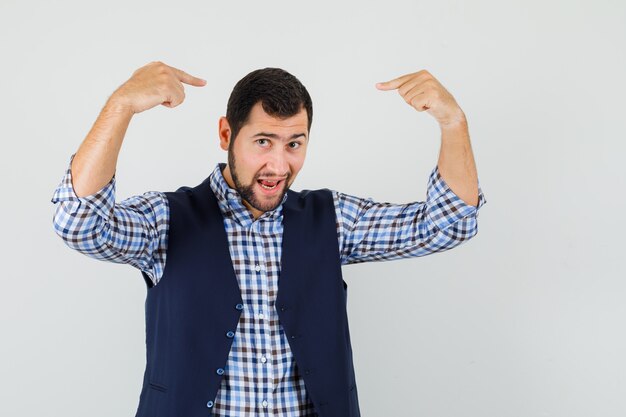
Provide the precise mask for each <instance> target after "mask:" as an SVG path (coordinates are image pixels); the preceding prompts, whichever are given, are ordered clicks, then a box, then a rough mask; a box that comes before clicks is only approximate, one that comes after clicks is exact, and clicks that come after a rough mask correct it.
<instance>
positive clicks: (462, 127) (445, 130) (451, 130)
mask: <svg viewBox="0 0 626 417" xmlns="http://www.w3.org/2000/svg"><path fill="white" fill-rule="evenodd" d="M440 127H441V148H440V152H439V161H438V163H437V166H438V169H439V173H440V174H441V177H442V178H443V180H444V181H445V182H446V183H447V184H448V186H449V187H450V189H451V190H452V191H453V192H454V193H455V194H456V195H457V196H459V198H461V199H462V200H463V201H464V202H465V203H467V204H469V205H472V206H477V205H478V173H477V172H476V164H475V162H474V155H473V153H472V146H471V143H470V137H469V129H468V124H467V119H465V118H464V117H463V118H462V120H461V121H459V122H455V123H453V124H447V125H444V124H442V125H440Z"/></svg>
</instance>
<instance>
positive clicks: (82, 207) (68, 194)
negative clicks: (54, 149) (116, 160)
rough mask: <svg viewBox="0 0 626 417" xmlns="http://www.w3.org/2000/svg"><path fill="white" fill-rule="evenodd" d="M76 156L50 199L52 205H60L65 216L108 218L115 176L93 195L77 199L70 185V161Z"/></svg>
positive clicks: (112, 205)
mask: <svg viewBox="0 0 626 417" xmlns="http://www.w3.org/2000/svg"><path fill="white" fill-rule="evenodd" d="M75 155H76V154H75V153H74V154H72V156H71V157H70V162H69V164H68V167H67V169H66V171H65V175H64V176H63V178H62V179H61V182H60V183H59V185H58V187H57V188H56V190H54V194H53V195H52V199H51V200H50V201H51V202H52V203H55V204H56V203H61V204H60V206H59V209H62V210H63V211H64V212H65V213H66V214H68V215H71V216H78V215H81V214H84V213H87V212H90V213H96V214H97V215H98V216H100V217H102V218H109V217H110V216H111V215H112V214H113V207H114V206H115V175H113V177H112V178H111V180H110V181H109V182H108V183H107V184H106V185H104V187H102V188H101V189H100V190H98V191H96V192H95V193H93V194H91V195H88V196H84V197H78V196H77V195H76V191H75V190H74V185H73V183H72V169H71V167H72V160H73V159H74V156H75Z"/></svg>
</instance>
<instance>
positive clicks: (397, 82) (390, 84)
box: [376, 74, 413, 91]
mask: <svg viewBox="0 0 626 417" xmlns="http://www.w3.org/2000/svg"><path fill="white" fill-rule="evenodd" d="M412 76H413V74H406V75H403V76H402V77H398V78H394V79H393V80H390V81H385V82H382V83H376V88H378V89H379V90H384V91H387V90H395V89H396V88H398V87H400V86H401V85H402V84H404V83H405V82H406V81H407V80H408V79H410V78H411V77H412Z"/></svg>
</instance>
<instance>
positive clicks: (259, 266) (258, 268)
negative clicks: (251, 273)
mask: <svg viewBox="0 0 626 417" xmlns="http://www.w3.org/2000/svg"><path fill="white" fill-rule="evenodd" d="M254 270H255V271H256V272H261V265H259V264H256V267H255V268H254Z"/></svg>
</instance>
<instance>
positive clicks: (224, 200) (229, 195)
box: [209, 162, 287, 223]
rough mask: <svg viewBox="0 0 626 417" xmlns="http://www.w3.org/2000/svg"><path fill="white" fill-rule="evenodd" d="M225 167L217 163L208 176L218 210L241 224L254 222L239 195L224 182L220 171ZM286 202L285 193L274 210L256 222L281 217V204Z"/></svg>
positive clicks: (264, 214) (223, 164) (267, 212)
mask: <svg viewBox="0 0 626 417" xmlns="http://www.w3.org/2000/svg"><path fill="white" fill-rule="evenodd" d="M225 167H226V164H225V163H223V162H222V163H218V164H217V165H216V166H215V169H214V170H213V172H212V173H211V175H209V185H210V186H211V189H212V190H213V193H214V194H215V197H217V202H218V204H219V207H220V210H221V211H222V214H223V215H224V216H225V217H235V218H238V219H239V220H240V221H241V222H242V223H243V222H244V221H254V217H253V216H252V213H251V212H250V211H249V210H248V208H247V207H246V206H245V205H244V204H243V201H242V199H241V195H240V194H239V192H238V191H237V190H234V189H232V188H230V186H229V185H228V183H227V182H226V180H225V179H224V175H223V174H222V171H223V170H224V168H225ZM286 200H287V193H285V195H284V196H283V200H282V201H281V203H280V204H279V205H278V207H276V208H275V209H274V210H271V211H266V212H265V213H263V214H262V215H261V216H259V218H258V220H262V219H276V218H278V217H279V216H281V215H282V209H283V204H284V203H285V201H286Z"/></svg>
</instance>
